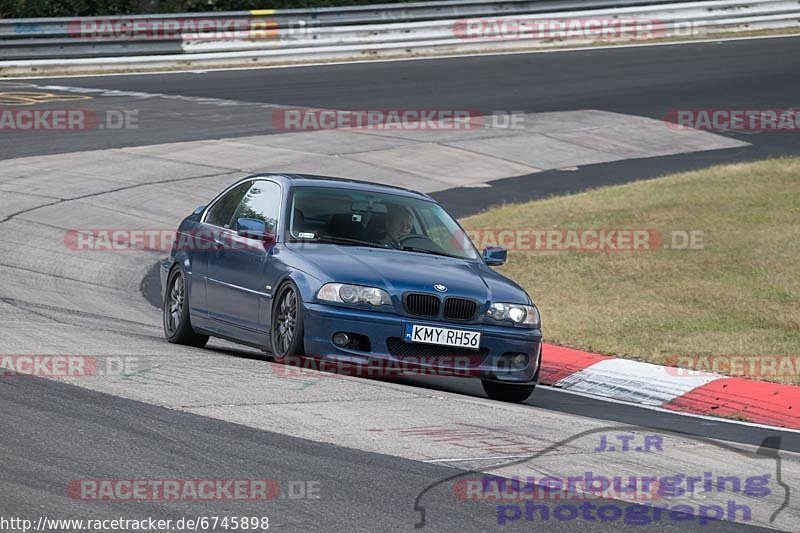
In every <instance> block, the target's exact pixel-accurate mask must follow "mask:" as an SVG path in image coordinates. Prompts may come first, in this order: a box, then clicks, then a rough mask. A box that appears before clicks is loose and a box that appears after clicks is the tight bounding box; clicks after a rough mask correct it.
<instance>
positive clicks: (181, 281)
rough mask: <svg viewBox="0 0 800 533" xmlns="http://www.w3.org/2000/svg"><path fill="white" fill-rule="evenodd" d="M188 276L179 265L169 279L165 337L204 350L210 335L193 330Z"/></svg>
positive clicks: (165, 307)
mask: <svg viewBox="0 0 800 533" xmlns="http://www.w3.org/2000/svg"><path fill="white" fill-rule="evenodd" d="M187 296H188V290H187V283H186V275H185V274H184V272H183V268H182V267H181V266H180V265H178V266H176V267H175V268H173V269H172V272H170V273H169V277H168V278H167V290H166V291H165V292H164V336H165V337H166V338H167V340H168V341H169V342H171V343H174V344H183V345H186V346H194V347H196V348H202V347H203V346H205V345H206V343H207V342H208V335H201V334H199V333H197V332H196V331H195V330H193V329H192V323H191V320H190V318H189V298H188V297H187Z"/></svg>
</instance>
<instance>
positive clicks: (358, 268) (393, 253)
mask: <svg viewBox="0 0 800 533" xmlns="http://www.w3.org/2000/svg"><path fill="white" fill-rule="evenodd" d="M290 249H291V248H290ZM296 255H297V257H298V259H300V258H301V259H300V260H301V261H302V262H303V263H305V267H306V268H304V270H306V271H307V272H309V273H311V274H313V275H315V277H317V278H319V279H320V280H321V281H323V282H339V283H352V284H357V285H369V286H373V287H381V288H383V289H385V290H387V291H388V292H389V293H390V294H395V295H401V294H402V293H404V292H409V291H413V292H430V293H433V292H436V291H435V289H434V288H433V286H434V285H444V286H445V287H447V291H446V292H445V293H444V295H446V296H462V297H465V298H473V299H475V300H478V301H481V302H485V301H492V302H511V303H529V302H530V299H529V298H528V295H527V294H526V293H525V291H524V290H522V289H521V288H520V287H519V286H518V285H517V284H515V283H514V282H512V281H511V280H509V279H507V278H505V277H503V276H501V275H500V274H498V273H496V272H495V271H493V270H491V269H490V268H489V267H487V266H486V265H485V264H484V263H483V262H482V261H467V260H463V259H457V258H451V257H443V256H436V255H429V254H420V253H414V252H404V251H399V250H390V249H379V248H365V247H357V246H342V245H334V244H324V245H319V246H314V247H310V246H303V247H302V248H301V249H300V250H297V251H296Z"/></svg>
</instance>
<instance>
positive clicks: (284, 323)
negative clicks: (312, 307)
mask: <svg viewBox="0 0 800 533" xmlns="http://www.w3.org/2000/svg"><path fill="white" fill-rule="evenodd" d="M303 332H304V330H303V299H302V297H301V296H300V291H299V290H298V289H297V287H296V286H295V285H294V284H293V283H291V282H287V283H284V284H283V285H281V287H280V289H278V292H277V294H276V296H275V304H274V306H273V308H272V323H271V325H270V330H269V338H270V342H271V343H272V358H273V360H274V361H276V362H279V363H282V362H284V361H285V360H286V358H287V357H294V356H296V355H303V354H304V350H303Z"/></svg>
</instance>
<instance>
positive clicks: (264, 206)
mask: <svg viewBox="0 0 800 533" xmlns="http://www.w3.org/2000/svg"><path fill="white" fill-rule="evenodd" d="M280 210H281V188H280V186H279V185H278V184H277V183H274V182H272V181H257V182H255V183H253V186H252V187H251V188H250V190H249V191H247V194H245V195H244V198H242V201H241V202H240V203H239V206H238V207H237V208H236V212H235V213H234V214H233V218H232V220H231V224H235V223H236V220H237V219H239V218H253V219H256V220H260V221H262V222H264V223H265V224H266V225H267V231H268V232H270V233H274V232H276V231H277V228H278V214H279V213H280Z"/></svg>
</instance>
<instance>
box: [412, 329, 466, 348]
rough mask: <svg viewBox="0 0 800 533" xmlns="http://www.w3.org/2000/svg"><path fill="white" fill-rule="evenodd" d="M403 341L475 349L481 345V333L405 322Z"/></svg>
mask: <svg viewBox="0 0 800 533" xmlns="http://www.w3.org/2000/svg"><path fill="white" fill-rule="evenodd" d="M405 341H406V342H419V343H422V344H438V345H441V346H458V347H459V348H469V349H471V350H477V349H478V348H480V347H481V334H480V332H479V331H465V330H463V329H448V328H436V327H433V326H422V325H420V324H406V331H405Z"/></svg>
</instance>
